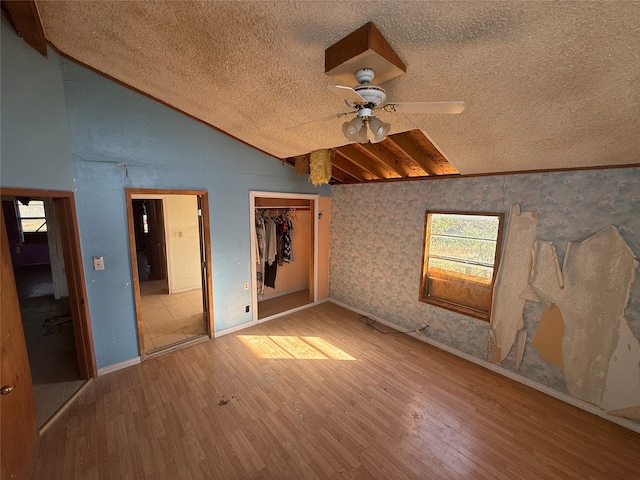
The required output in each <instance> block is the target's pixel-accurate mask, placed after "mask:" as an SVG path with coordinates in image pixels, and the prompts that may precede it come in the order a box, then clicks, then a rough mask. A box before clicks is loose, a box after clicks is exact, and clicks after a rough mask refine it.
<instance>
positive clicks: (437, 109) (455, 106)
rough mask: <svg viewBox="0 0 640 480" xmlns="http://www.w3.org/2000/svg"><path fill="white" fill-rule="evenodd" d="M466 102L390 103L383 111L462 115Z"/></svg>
mask: <svg viewBox="0 0 640 480" xmlns="http://www.w3.org/2000/svg"><path fill="white" fill-rule="evenodd" d="M464 107H465V103H464V102H397V103H394V102H389V103H387V104H386V105H385V106H384V107H382V110H384V111H385V112H400V113H462V111H463V110H464Z"/></svg>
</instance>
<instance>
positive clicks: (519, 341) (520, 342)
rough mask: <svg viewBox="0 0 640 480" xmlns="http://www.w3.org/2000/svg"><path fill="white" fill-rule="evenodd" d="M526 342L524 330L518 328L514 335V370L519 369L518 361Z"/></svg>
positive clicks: (520, 358)
mask: <svg viewBox="0 0 640 480" xmlns="http://www.w3.org/2000/svg"><path fill="white" fill-rule="evenodd" d="M526 344H527V332H526V330H520V331H519V332H518V335H517V336H516V372H517V371H518V370H520V362H522V357H523V356H524V347H525V345H526Z"/></svg>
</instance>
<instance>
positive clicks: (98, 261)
mask: <svg viewBox="0 0 640 480" xmlns="http://www.w3.org/2000/svg"><path fill="white" fill-rule="evenodd" d="M93 269H94V270H104V257H93Z"/></svg>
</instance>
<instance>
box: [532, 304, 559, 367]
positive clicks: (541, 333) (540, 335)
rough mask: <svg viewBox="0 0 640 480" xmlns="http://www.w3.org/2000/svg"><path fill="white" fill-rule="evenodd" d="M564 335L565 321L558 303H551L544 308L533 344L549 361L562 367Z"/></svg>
mask: <svg viewBox="0 0 640 480" xmlns="http://www.w3.org/2000/svg"><path fill="white" fill-rule="evenodd" d="M563 337H564V321H563V320H562V312H560V308H558V306H557V305H555V304H553V303H552V304H551V305H550V306H549V307H548V308H545V309H544V312H542V316H541V317H540V322H539V323H538V328H537V329H536V333H535V335H534V336H533V340H532V341H531V345H533V346H534V347H536V348H537V349H538V352H539V353H540V355H542V357H543V358H544V359H545V360H546V361H547V362H549V363H552V364H553V365H557V366H559V367H562V365H563V360H562V339H563Z"/></svg>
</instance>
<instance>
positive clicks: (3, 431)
mask: <svg viewBox="0 0 640 480" xmlns="http://www.w3.org/2000/svg"><path fill="white" fill-rule="evenodd" d="M0 215H1V222H0V223H2V238H1V241H2V245H1V247H2V250H1V254H0V257H2V265H1V266H2V272H0V275H1V276H2V283H1V288H2V291H1V293H0V299H1V301H2V309H1V310H2V313H1V315H0V317H1V320H0V348H1V354H0V355H1V359H0V364H1V367H0V387H1V388H2V390H1V392H0V393H2V395H0V436H1V439H0V441H1V442H2V454H1V457H2V471H1V474H0V477H1V478H31V473H32V470H33V465H34V462H35V458H36V453H37V451H38V441H39V439H40V437H39V434H38V421H37V416H36V402H35V398H34V396H33V385H32V383H31V372H30V370H29V359H28V357H27V345H26V343H25V340H24V330H23V329H22V319H21V317H20V304H19V303H18V294H17V292H16V282H15V278H14V276H13V266H12V265H11V255H10V253H9V240H8V237H7V229H6V225H5V223H4V214H2V212H0Z"/></svg>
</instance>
